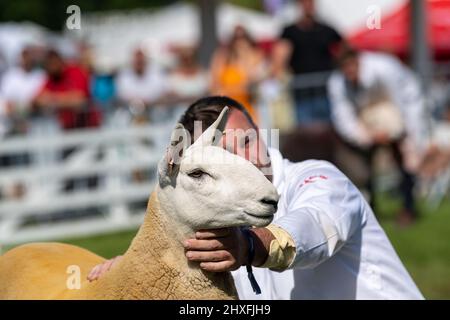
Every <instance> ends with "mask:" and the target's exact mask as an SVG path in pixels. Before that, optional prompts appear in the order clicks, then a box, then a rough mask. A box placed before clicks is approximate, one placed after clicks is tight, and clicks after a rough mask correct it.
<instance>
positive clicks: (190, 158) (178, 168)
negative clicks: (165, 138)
mask: <svg viewBox="0 0 450 320" xmlns="http://www.w3.org/2000/svg"><path fill="white" fill-rule="evenodd" d="M227 112H228V108H225V109H224V111H223V112H222V113H221V115H220V117H219V118H218V119H217V121H216V122H215V123H214V124H212V125H211V127H210V128H208V129H207V130H206V131H205V132H204V133H203V134H202V136H200V137H199V138H198V139H197V141H196V142H195V143H194V144H193V145H192V146H190V147H188V148H187V149H186V150H185V151H184V152H182V156H181V157H179V158H177V159H175V160H174V156H173V153H172V155H171V151H170V148H171V147H169V151H168V155H166V157H165V158H164V159H163V160H162V161H161V163H160V166H159V182H160V183H159V186H160V190H159V193H160V194H159V197H160V198H161V197H162V198H163V201H160V202H161V203H162V204H164V205H168V206H169V207H168V208H167V209H168V210H166V211H167V212H170V214H171V215H173V216H172V218H173V219H174V220H175V221H178V222H180V223H181V224H182V225H185V226H187V227H188V228H189V229H191V230H199V229H212V228H222V227H234V226H258V227H261V226H266V225H268V224H269V223H270V222H271V221H272V219H273V215H274V213H275V212H276V209H277V202H278V198H279V196H278V194H277V191H276V189H275V187H274V186H273V184H272V183H271V182H270V181H269V180H268V179H267V178H266V177H265V176H264V174H263V173H262V172H261V171H259V170H258V169H257V168H256V167H255V166H254V165H253V164H252V163H251V162H249V161H247V160H245V159H244V158H242V157H240V156H237V155H235V154H232V153H230V152H228V151H226V150H224V149H222V148H221V147H218V146H215V145H214V141H218V140H220V137H217V132H219V133H220V132H223V127H224V125H225V123H226V114H227ZM177 128H178V129H180V125H179V126H177ZM214 133H216V137H214ZM178 136H179V135H178ZM173 141H178V139H177V138H174V135H172V142H173ZM185 141H186V140H185ZM173 145H174V144H173V143H171V146H173ZM177 160H178V161H177Z"/></svg>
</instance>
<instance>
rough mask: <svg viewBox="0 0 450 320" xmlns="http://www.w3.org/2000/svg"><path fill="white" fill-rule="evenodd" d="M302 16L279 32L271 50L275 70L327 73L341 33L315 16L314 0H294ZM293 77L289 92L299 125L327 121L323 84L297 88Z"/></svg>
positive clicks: (326, 101) (327, 107)
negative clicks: (278, 38) (287, 68)
mask: <svg viewBox="0 0 450 320" xmlns="http://www.w3.org/2000/svg"><path fill="white" fill-rule="evenodd" d="M297 2H298V5H299V6H301V8H302V9H303V10H302V12H303V15H302V16H301V18H300V19H299V20H298V21H297V22H296V23H295V24H293V25H290V26H287V27H286V28H284V30H283V31H282V33H281V36H280V40H279V41H278V43H277V44H276V46H275V48H274V53H273V65H274V68H275V69H281V68H286V67H289V68H290V70H291V72H292V73H293V75H294V76H302V75H306V74H308V73H316V72H328V71H331V70H332V69H333V49H335V47H338V46H339V44H340V43H341V42H342V37H341V35H340V34H339V33H338V32H337V31H336V30H334V29H333V28H331V27H329V26H328V25H326V24H323V23H322V22H320V21H318V19H317V18H316V16H315V1H314V0H297ZM299 79H301V78H294V81H293V85H292V94H293V97H294V101H295V109H296V113H297V121H298V123H299V124H302V125H304V124H310V123H312V122H325V123H327V122H329V120H330V110H329V109H330V106H329V101H328V98H327V93H326V85H325V83H324V85H323V86H316V87H311V86H309V85H308V84H306V86H302V87H298V85H299V83H298V80H299Z"/></svg>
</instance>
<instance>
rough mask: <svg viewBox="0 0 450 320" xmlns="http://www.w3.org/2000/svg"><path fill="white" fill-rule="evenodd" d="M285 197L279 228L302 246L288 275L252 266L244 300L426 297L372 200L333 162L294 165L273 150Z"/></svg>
mask: <svg viewBox="0 0 450 320" xmlns="http://www.w3.org/2000/svg"><path fill="white" fill-rule="evenodd" d="M269 152H270V158H271V161H272V166H273V178H274V180H273V183H274V185H275V187H276V188H277V190H278V193H279V194H280V196H281V198H280V201H279V205H278V211H277V213H276V214H275V218H274V221H273V223H274V224H275V225H278V226H280V227H281V228H283V229H284V230H286V231H287V232H288V233H289V234H290V235H291V236H292V238H293V240H294V242H295V245H296V258H295V260H294V262H293V264H292V265H291V268H290V269H288V270H285V271H283V272H276V271H271V270H269V269H266V268H253V269H254V274H255V277H256V280H257V281H258V283H259V285H260V287H261V290H262V294H261V295H255V294H254V293H253V291H252V287H251V285H250V282H249V280H248V278H247V272H246V269H245V267H242V268H240V269H238V270H236V271H234V272H232V275H233V277H234V280H235V284H236V287H237V290H238V294H239V297H240V299H423V296H422V294H421V293H420V291H419V290H418V288H417V287H416V285H415V284H414V282H413V280H412V279H411V277H410V276H409V274H408V272H407V271H406V269H405V268H404V266H403V264H402V262H401V261H400V259H399V258H398V256H397V254H396V252H395V251H394V249H393V247H392V245H391V243H390V242H389V240H388V238H387V236H386V234H385V233H384V231H383V230H382V228H381V227H380V225H379V224H378V222H377V220H376V218H375V216H374V214H373V212H372V210H371V209H370V207H369V205H368V204H367V202H366V201H365V200H364V197H363V196H362V195H361V193H360V192H359V191H358V190H357V189H356V187H355V186H354V185H353V184H352V183H351V182H350V180H349V179H348V178H347V177H346V176H345V175H344V174H342V173H341V172H340V171H339V170H338V169H337V168H336V167H334V166H333V165H332V164H330V163H328V162H326V161H317V160H309V161H304V162H300V163H292V162H289V161H288V160H286V159H283V158H282V156H281V154H280V153H279V151H278V150H275V149H270V150H269Z"/></svg>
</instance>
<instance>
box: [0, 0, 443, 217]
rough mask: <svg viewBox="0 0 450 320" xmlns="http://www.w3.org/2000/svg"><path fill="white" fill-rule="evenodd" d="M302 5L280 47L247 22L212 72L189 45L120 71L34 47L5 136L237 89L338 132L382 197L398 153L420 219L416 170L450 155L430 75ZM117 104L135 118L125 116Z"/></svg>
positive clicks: (297, 128)
mask: <svg viewBox="0 0 450 320" xmlns="http://www.w3.org/2000/svg"><path fill="white" fill-rule="evenodd" d="M297 2H298V5H299V6H301V9H302V10H301V11H302V13H303V14H302V16H301V17H300V18H299V20H298V21H296V22H295V23H294V24H292V25H289V26H286V27H285V28H284V29H283V30H282V31H281V32H280V36H279V39H277V40H276V41H275V42H274V44H273V45H272V46H271V48H270V50H268V49H267V48H263V47H261V46H259V45H258V43H257V42H256V41H255V40H254V39H253V38H252V37H251V35H250V34H249V33H248V32H247V31H246V29H245V27H243V26H237V27H236V28H235V30H234V32H233V34H232V35H231V36H230V38H229V40H228V41H227V42H226V43H222V44H220V46H219V47H218V48H217V49H216V51H215V53H214V55H213V57H212V59H211V63H210V66H209V67H206V68H205V67H203V66H202V65H200V64H199V63H198V59H197V49H196V47H194V46H187V45H184V46H181V45H180V46H174V47H173V48H171V50H170V51H171V54H172V55H173V56H174V57H175V59H174V63H173V64H172V65H171V66H169V67H167V66H160V65H158V64H157V63H155V62H154V61H153V59H152V56H151V52H150V53H149V52H146V50H144V49H143V48H139V47H138V48H136V49H135V50H134V51H133V52H130V62H129V66H128V67H126V68H123V69H121V70H114V71H109V72H102V71H99V70H96V69H95V68H94V67H93V65H92V52H91V50H90V49H89V47H86V46H80V48H79V54H78V56H77V58H75V59H73V58H71V59H67V58H65V57H64V56H63V55H62V54H61V53H59V52H58V51H57V50H55V49H52V48H44V49H43V48H38V47H33V46H27V47H25V48H23V50H22V52H21V54H20V57H18V59H17V60H18V61H17V65H14V66H10V67H9V68H8V69H6V70H5V71H3V72H2V74H1V75H0V139H7V138H9V137H11V136H17V135H35V134H38V133H43V132H44V133H46V134H57V133H58V132H61V131H69V130H73V129H81V128H98V127H100V126H117V121H122V123H124V124H125V125H129V124H130V123H132V124H136V125H139V124H145V123H157V122H161V121H164V120H167V119H173V118H175V117H177V115H179V114H181V112H182V111H183V108H185V107H186V105H187V104H189V103H190V102H192V101H194V100H195V99H196V98H199V97H202V96H205V95H209V94H218V95H227V96H230V97H232V98H234V99H236V100H238V101H239V102H240V103H242V104H243V105H244V106H245V107H246V108H247V110H248V111H249V112H250V114H251V115H252V116H253V117H254V118H255V119H256V122H259V123H261V124H263V123H264V119H263V118H264V114H263V113H262V109H261V106H265V108H266V111H267V112H269V119H270V122H271V123H270V125H271V126H272V127H273V128H279V129H280V130H281V131H282V132H283V133H286V134H287V136H289V135H290V137H296V134H297V136H298V137H303V139H304V140H303V141H305V139H306V140H307V139H308V138H307V136H308V133H311V135H313V136H314V135H316V136H319V137H322V138H323V135H324V132H330V135H331V136H333V138H330V139H329V140H327V141H333V142H332V144H333V147H335V145H334V144H335V143H334V142H335V141H338V142H339V145H340V146H341V147H342V148H341V149H340V154H341V155H344V156H343V159H345V160H343V161H340V164H341V165H340V168H341V169H342V170H343V171H344V172H345V173H347V174H349V175H350V177H351V178H352V179H353V180H354V181H356V182H358V185H359V186H360V187H361V188H362V189H364V190H366V191H367V193H368V194H369V198H370V199H372V200H373V199H374V195H373V189H374V181H373V177H374V175H375V173H374V172H373V170H372V168H373V159H374V157H375V154H376V151H377V150H378V148H380V147H383V148H388V149H391V150H392V154H393V159H394V160H395V162H396V163H397V165H398V167H399V169H400V170H399V171H400V172H401V191H402V192H401V193H402V196H403V200H404V209H403V211H402V213H401V214H400V216H399V219H400V220H401V221H402V223H409V222H411V221H413V220H414V219H415V217H416V210H415V205H414V200H413V186H414V183H415V177H416V176H417V174H418V173H426V174H428V176H433V175H437V174H439V172H441V170H442V169H443V168H446V167H447V166H448V163H449V162H450V151H449V150H450V146H449V149H445V147H442V146H441V145H439V146H437V145H435V144H433V143H432V142H430V139H431V136H432V135H433V133H432V131H433V124H431V123H430V121H429V119H431V115H429V114H428V113H427V112H428V111H427V107H426V104H427V98H426V97H425V95H424V93H423V90H422V84H421V82H420V81H419V79H418V78H417V77H416V76H415V74H414V73H413V72H412V71H411V69H409V68H408V67H407V65H406V64H404V63H403V62H401V61H400V60H398V59H397V58H395V57H394V56H391V55H388V54H386V53H374V52H373V53H369V52H359V51H357V50H355V49H352V48H351V47H350V45H349V44H348V43H347V42H346V40H345V38H344V36H343V35H341V34H339V32H338V31H336V30H335V29H334V28H332V27H330V26H329V25H327V24H326V23H324V22H322V21H320V19H318V18H317V17H316V14H315V1H313V0H299V1H297ZM444 84H445V86H444V89H443V91H444V93H445V92H446V95H447V96H446V97H447V98H444V99H443V102H442V107H441V109H440V110H441V112H440V114H439V118H440V121H441V122H440V123H444V124H445V123H447V124H448V123H450V99H448V97H449V96H450V94H449V92H450V90H449V89H448V88H449V87H448V78H446V79H445V81H444ZM119 111H120V112H119ZM118 112H119V113H120V114H121V115H122V117H124V118H125V120H123V119H119V120H118V117H117V114H118ZM265 124H266V123H265ZM296 132H297V133H296ZM321 135H322V136H321ZM325 136H327V134H325ZM334 139H336V140H334ZM325 140H326V139H325ZM325 140H323V141H325ZM444 140H445V139H444ZM291 141H294V144H292V142H291V148H294V149H295V150H294V152H293V154H295V153H296V152H297V151H299V150H300V149H307V147H304V146H305V145H303V144H302V142H301V139H300V140H295V139H294V140H291ZM315 141H316V142H314V146H313V147H314V148H317V147H320V146H317V144H320V139H319V140H315ZM317 141H319V143H317ZM306 146H307V144H306ZM322 147H325V148H326V144H324V145H322ZM300 151H302V150H300ZM325 151H326V150H325ZM288 152H289V150H288ZM313 156H315V155H314V154H313ZM307 157H311V155H307ZM319 157H320V155H319ZM294 158H295V157H294ZM324 158H327V157H324ZM337 158H338V157H333V159H327V160H335V162H339V161H338V159H337ZM348 159H351V161H348ZM30 161H31V160H30V159H29V156H28V155H27V154H14V155H11V154H9V155H0V168H1V169H3V168H5V167H8V166H16V165H18V164H27V163H29V162H30ZM358 168H360V170H358ZM1 169H0V170H1ZM358 175H359V176H358ZM16 193H17V192H16ZM18 193H20V192H18Z"/></svg>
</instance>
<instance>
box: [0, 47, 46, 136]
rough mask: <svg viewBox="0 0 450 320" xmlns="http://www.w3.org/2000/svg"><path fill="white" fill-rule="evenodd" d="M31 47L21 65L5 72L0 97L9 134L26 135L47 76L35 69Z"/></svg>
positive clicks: (25, 51)
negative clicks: (33, 104) (31, 112)
mask: <svg viewBox="0 0 450 320" xmlns="http://www.w3.org/2000/svg"><path fill="white" fill-rule="evenodd" d="M35 62H36V61H35V60H34V59H33V52H32V48H31V47H25V48H24V49H23V50H22V52H21V55H20V62H19V65H18V66H16V67H12V68H11V69H9V70H8V71H7V72H5V74H4V76H3V79H2V82H1V85H0V96H1V97H2V99H3V100H4V102H5V104H6V106H5V107H6V110H5V112H6V113H7V117H8V128H9V130H8V131H9V134H17V133H25V132H26V130H27V122H26V120H27V116H28V113H29V111H30V106H31V103H32V100H33V99H34V97H35V96H36V95H37V93H38V92H39V90H40V89H41V87H42V85H43V84H44V81H45V74H44V73H43V72H42V71H41V70H38V69H36V68H35Z"/></svg>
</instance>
